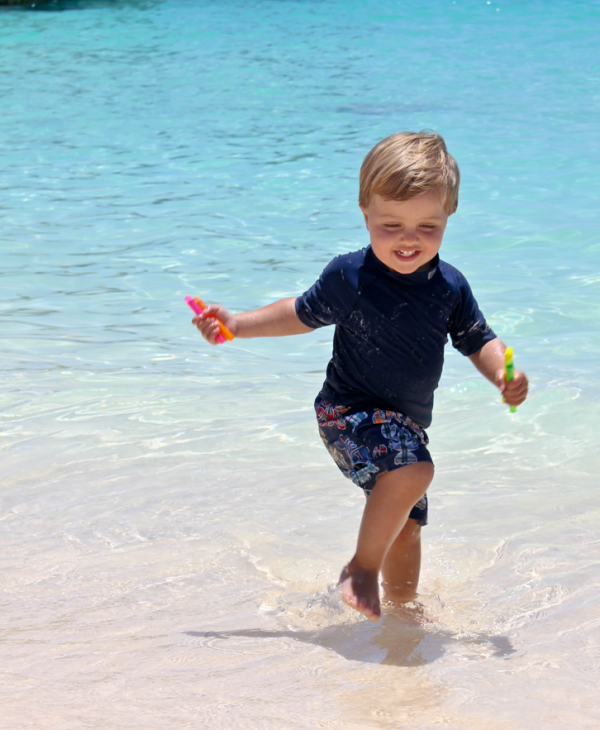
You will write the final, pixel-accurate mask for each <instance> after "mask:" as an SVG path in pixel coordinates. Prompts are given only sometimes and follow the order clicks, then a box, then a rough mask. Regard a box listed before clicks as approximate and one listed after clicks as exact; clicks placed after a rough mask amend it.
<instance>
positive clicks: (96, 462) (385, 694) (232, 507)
mask: <svg viewBox="0 0 600 730" xmlns="http://www.w3.org/2000/svg"><path fill="white" fill-rule="evenodd" d="M599 20H600V4H599V3H598V2H593V3H583V2H575V1H572V2H562V3H560V4H559V3H545V2H529V3H516V2H504V1H503V2H493V1H492V2H490V3H487V1H486V0H482V1H481V2H479V1H477V2H475V1H474V0H469V1H465V2H463V1H462V0H456V2H452V1H451V0H448V1H444V2H441V1H439V2H437V1H436V2H433V0H430V1H429V2H423V3H419V4H418V6H415V5H414V4H413V3H406V2H389V1H387V0H384V2H377V3H375V2H370V1H369V0H365V1H364V2H360V3H359V2H340V1H337V2H336V1H335V0H334V1H333V2H327V3H317V2H307V1H305V0H297V1H296V2H291V1H287V0H268V1H264V2H244V3H242V2H233V1H223V2H218V3H217V2H202V1H195V0H187V1H186V0H171V1H169V0H165V1H159V0H139V1H138V2H136V1H135V0H131V1H130V2H126V1H125V0H114V1H113V2H108V1H104V2H100V1H94V0H80V1H79V2H67V1H63V2H49V3H38V4H36V6H35V7H34V8H26V9H22V8H10V9H4V8H3V9H2V12H0V99H1V104H2V107H1V108H2V113H1V115H0V170H1V173H0V187H1V196H0V217H1V222H2V226H1V229H2V234H1V238H0V264H1V265H0V338H1V348H2V349H1V352H2V357H1V358H0V399H1V412H0V436H1V438H0V449H1V455H0V464H1V466H0V474H1V482H2V487H1V490H0V522H1V525H2V529H1V530H0V546H1V548H2V549H1V551H0V554H1V555H2V566H3V570H2V577H1V578H0V591H1V593H0V596H1V597H0V601H1V603H2V609H3V616H4V621H3V629H2V636H3V641H2V644H1V647H2V648H1V649H0V656H2V659H3V661H2V665H3V669H2V673H3V675H4V677H3V680H2V683H1V684H0V688H1V689H0V693H1V696H2V705H3V715H4V717H5V718H8V719H5V720H4V721H5V722H6V723H7V724H6V726H7V727H10V728H11V730H16V729H17V728H25V727H31V726H36V727H48V728H60V730H65V729H68V728H77V730H79V729H80V728H82V727H90V728H91V727H103V728H109V727H110V728H121V727H123V728H125V727H127V728H138V727H139V728H145V729H147V728H154V727H156V728H161V729H164V728H171V727H173V728H175V727H177V728H185V727H203V726H208V725H210V726H211V727H215V728H223V729H224V730H225V729H226V728H230V727H240V728H245V727H247V728H257V727H261V728H263V727H264V728H277V729H278V730H280V729H281V728H294V729H295V730H296V728H313V727H327V728H344V729H346V728H350V729H352V728H358V727H361V728H362V727H373V728H388V727H390V728H391V727H398V728H418V729H419V730H424V729H425V728H430V727H437V726H439V725H444V726H446V727H448V728H460V729H461V730H463V729H464V728H478V729H480V728H491V729H493V730H496V729H500V728H502V729H503V730H504V729H506V730H508V728H510V729H511V730H512V729H513V728H523V729H525V728H530V727H532V726H534V725H540V724H542V725H543V726H544V727H545V728H564V727H573V728H591V727H595V726H597V724H598V720H599V716H598V711H597V708H596V705H597V703H596V702H595V695H596V686H597V683H598V680H599V678H600V652H599V649H598V642H597V626H598V617H597V604H598V598H599V595H600V572H599V568H598V565H599V559H598V529H597V524H598V518H599V517H600V498H599V497H598V494H597V489H596V486H597V474H598V469H599V467H600V446H599V445H598V444H599V443H600V428H599V426H598V416H597V409H598V404H599V401H600V375H599V369H598V365H599V361H600V336H599V334H598V325H599V322H600V238H599V235H598V232H597V228H598V204H597V188H598V172H597V171H598V169H599V168H600V147H599V144H598V138H597V137H598V135H597V119H598V118H599V114H600V92H599V79H600V65H599V63H598V52H597V49H598V47H599V43H600V30H599V28H600V24H599ZM423 128H434V129H436V130H437V131H439V132H440V133H442V134H443V135H444V137H445V138H446V140H447V143H448V147H449V149H450V151H451V152H452V153H453V154H454V156H455V157H456V158H457V160H458V162H459V164H460V166H461V172H462V178H463V183H462V186H461V196H460V204H459V209H458V212H457V213H456V215H455V216H454V217H453V218H452V219H451V221H450V224H449V227H448V230H447V233H446V237H445V240H444V244H443V248H442V255H443V257H444V258H445V259H446V260H448V261H449V262H450V263H452V264H454V265H456V266H458V268H460V269H461V270H462V271H463V272H464V273H465V274H466V275H467V276H468V278H469V280H470V281H471V284H472V286H473V289H474V290H475V293H476V295H477V298H478V300H479V302H480V305H481V306H482V308H483V310H484V311H485V313H486V315H487V316H488V319H489V320H490V322H491V323H492V325H493V326H494V328H495V329H496V331H497V332H498V333H499V334H500V335H501V337H502V338H503V339H504V340H505V341H506V342H507V343H508V344H510V345H512V346H513V347H514V348H515V354H516V362H517V365H518V366H519V367H522V368H523V369H525V370H526V371H527V372H528V374H529V376H530V379H531V384H532V391H531V396H530V398H529V400H528V401H527V403H526V404H525V405H524V406H522V407H521V408H519V411H518V413H517V414H516V416H510V415H509V414H508V413H507V412H506V408H505V407H504V406H503V405H502V404H501V403H500V402H499V399H498V397H497V395H496V393H495V392H494V389H493V388H492V387H491V386H490V385H489V384H487V383H486V382H484V381H482V379H481V378H480V377H479V376H478V375H477V373H476V372H475V371H474V370H473V368H472V367H471V365H470V363H469V362H468V361H466V360H465V359H464V358H462V357H461V356H459V355H458V354H455V353H454V352H451V351H448V353H447V361H446V369H445V372H444V377H443V379H442V383H441V387H440V389H439V391H438V394H437V399H436V411H435V413H434V424H433V426H432V428H431V430H430V437H431V443H432V453H433V456H434V459H435V461H436V464H437V476H436V482H435V483H434V486H433V487H432V490H431V492H430V496H431V516H430V526H429V527H428V528H427V530H426V536H425V556H424V566H423V578H422V583H421V604H422V613H421V612H419V611H417V610H416V609H415V610H413V609H411V610H408V609H407V611H405V612H396V613H394V612H392V613H389V614H387V615H386V616H385V617H384V619H383V620H382V622H381V624H380V625H378V626H373V625H371V624H367V622H364V621H361V620H359V619H356V618H355V617H353V616H351V615H350V614H349V613H348V611H347V610H346V609H344V608H343V607H342V606H341V605H340V603H339V600H338V598H337V594H336V592H335V590H334V587H333V586H334V583H335V581H336V578H337V575H338V573H339V570H340V567H341V566H342V564H343V563H344V561H345V560H347V558H348V557H349V556H350V555H351V553H352V549H353V546H354V540H355V535H356V528H357V524H358V521H359V519H360V513H361V507H362V498H361V496H360V494H358V493H357V492H358V490H355V489H354V488H353V487H352V486H351V485H350V484H348V483H345V482H344V481H343V479H342V478H341V477H340V476H339V475H338V474H337V471H336V468H335V466H334V465H333V464H332V463H330V462H329V461H328V459H329V457H328V456H327V454H326V453H325V451H324V449H323V447H322V446H321V444H320V443H319V442H318V436H317V433H316V429H315V426H314V424H313V416H312V407H311V404H312V401H313V398H314V395H315V394H316V392H317V390H318V388H319V386H320V384H321V382H322V379H323V372H324V368H325V365H326V363H327V360H328V356H329V353H330V346H331V336H332V332H331V331H325V330H321V331H319V332H316V333H313V334H310V335H306V336H302V337H296V338H285V339H282V340H279V339H278V340H271V341H259V340H257V341H243V342H235V343H233V344H232V345H230V346H227V347H221V348H209V347H207V346H206V345H205V344H204V342H203V341H202V340H201V338H200V337H199V336H198V335H197V333H195V331H194V330H193V328H192V327H191V325H190V319H191V314H190V312H189V311H188V309H187V307H186V306H185V304H184V303H183V297H184V296H185V295H186V294H199V295H201V296H202V297H203V298H204V299H207V300H209V301H218V302H221V303H223V304H224V305H226V306H227V307H228V308H230V309H232V310H233V311H242V310H244V309H249V308H254V307H258V306H262V305H264V304H267V303H269V302H272V301H274V300H275V299H278V298H280V297H283V296H294V295H296V294H299V293H301V292H302V291H304V290H305V289H306V288H308V287H309V286H310V285H311V284H312V283H313V281H314V280H315V279H316V277H317V276H318V275H319V273H320V271H321V270H322V268H323V266H324V265H325V263H326V262H328V261H329V260H330V259H331V258H332V257H333V256H334V255H336V254H337V253H339V252H343V251H347V250H354V249H356V248H359V247H362V246H363V245H365V244H366V243H367V237H366V232H365V230H364V226H363V223H362V220H361V218H362V216H361V215H360V211H359V210H358V208H357V203H356V198H357V177H358V168H359V167H360V163H361V161H362V158H363V156H364V155H365V154H366V152H367V151H368V150H369V149H370V148H371V146H372V145H373V144H374V143H375V142H377V141H378V140H379V139H381V138H382V137H384V136H387V135H388V134H390V133H393V132H395V131H398V130H401V129H412V130H414V129H423ZM507 700H510V702H508V701H507Z"/></svg>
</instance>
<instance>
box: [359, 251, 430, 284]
mask: <svg viewBox="0 0 600 730" xmlns="http://www.w3.org/2000/svg"><path fill="white" fill-rule="evenodd" d="M368 248H369V254H370V256H371V258H372V260H373V263H374V264H375V266H376V267H377V269H379V270H380V271H381V272H383V273H384V274H386V275H387V276H390V277H391V278H392V279H394V280H395V281H397V282H399V283H400V284H404V285H406V286H422V285H423V284H427V282H428V281H430V280H431V279H432V278H433V276H434V274H435V272H436V271H437V269H438V265H439V263H440V257H439V254H436V255H435V257H434V258H433V259H431V261H428V262H427V263H426V264H424V265H423V266H421V267H420V268H418V269H417V270H416V271H413V273H412V274H400V273H399V272H397V271H393V270H392V269H390V268H388V267H387V266H386V265H385V264H384V263H383V262H382V261H380V260H379V259H378V258H377V256H375V254H374V253H373V249H372V248H371V246H369V247H368Z"/></svg>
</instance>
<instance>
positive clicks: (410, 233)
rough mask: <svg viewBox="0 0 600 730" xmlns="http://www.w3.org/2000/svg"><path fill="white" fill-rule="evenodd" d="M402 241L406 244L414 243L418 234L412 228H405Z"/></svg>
mask: <svg viewBox="0 0 600 730" xmlns="http://www.w3.org/2000/svg"><path fill="white" fill-rule="evenodd" d="M401 240H402V241H404V242H405V243H413V242H414V241H416V240H417V232H416V231H415V230H413V229H411V228H405V229H404V230H403V231H402V239H401Z"/></svg>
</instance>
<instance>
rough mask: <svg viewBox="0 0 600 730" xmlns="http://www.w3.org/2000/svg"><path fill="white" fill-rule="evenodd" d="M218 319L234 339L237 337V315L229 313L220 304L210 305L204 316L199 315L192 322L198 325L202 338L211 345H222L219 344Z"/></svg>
mask: <svg viewBox="0 0 600 730" xmlns="http://www.w3.org/2000/svg"><path fill="white" fill-rule="evenodd" d="M217 319H218V320H220V321H221V322H222V323H223V324H224V325H225V327H227V329H228V330H229V331H230V332H231V334H232V335H233V336H234V337H235V336H236V334H237V324H236V321H235V315H233V314H231V313H230V312H228V311H227V310H226V309H225V307H222V306H221V305H220V304H209V306H208V307H206V309H205V310H204V311H203V312H202V314H199V315H198V316H197V317H194V319H193V320H192V324H194V325H196V327H197V328H198V331H199V332H200V334H201V335H202V337H204V339H205V340H206V341H207V342H209V343H210V344H211V345H218V344H220V343H219V342H217V336H218V334H219V323H218V322H217Z"/></svg>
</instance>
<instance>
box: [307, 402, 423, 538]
mask: <svg viewBox="0 0 600 730" xmlns="http://www.w3.org/2000/svg"><path fill="white" fill-rule="evenodd" d="M315 411H316V414H317V422H318V424H319V434H320V436H321V438H322V439H323V443H324V444H325V447H326V449H327V451H329V453H330V454H331V456H332V458H333V460H334V461H335V463H336V464H337V465H338V467H339V468H340V471H341V472H342V474H343V475H344V476H345V477H347V478H348V479H351V480H352V481H353V482H354V484H356V486H358V487H361V489H362V490H363V491H364V493H365V495H366V496H367V497H368V496H369V494H370V493H371V491H372V490H373V487H374V486H375V482H376V481H377V477H378V476H380V475H381V474H384V473H385V472H388V471H393V470H394V469H399V468H400V467H402V466H406V465H407V464H414V463H415V462H418V461H428V462H429V463H430V464H432V463H433V461H432V459H431V455H430V453H429V451H428V449H427V444H428V443H429V439H428V438H427V434H426V433H425V431H424V430H423V429H422V428H421V427H420V426H417V424H416V423H414V421H412V420H411V419H410V418H408V416H405V415H404V414H402V413H398V412H396V411H384V410H380V409H377V408H374V409H369V410H365V411H360V412H353V411H352V409H351V408H349V407H347V406H336V405H334V404H333V403H330V402H329V401H327V400H324V399H323V398H320V397H318V398H317V400H316V401H315ZM409 517H411V518H412V519H413V520H417V521H418V522H419V523H420V524H421V525H426V524H427V495H426V494H425V495H424V496H423V497H422V498H421V499H420V500H419V501H418V502H417V504H416V505H415V506H414V507H413V509H412V511H411V513H410V515H409Z"/></svg>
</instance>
